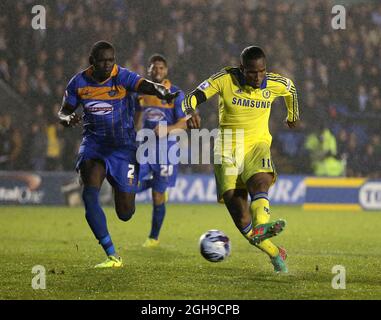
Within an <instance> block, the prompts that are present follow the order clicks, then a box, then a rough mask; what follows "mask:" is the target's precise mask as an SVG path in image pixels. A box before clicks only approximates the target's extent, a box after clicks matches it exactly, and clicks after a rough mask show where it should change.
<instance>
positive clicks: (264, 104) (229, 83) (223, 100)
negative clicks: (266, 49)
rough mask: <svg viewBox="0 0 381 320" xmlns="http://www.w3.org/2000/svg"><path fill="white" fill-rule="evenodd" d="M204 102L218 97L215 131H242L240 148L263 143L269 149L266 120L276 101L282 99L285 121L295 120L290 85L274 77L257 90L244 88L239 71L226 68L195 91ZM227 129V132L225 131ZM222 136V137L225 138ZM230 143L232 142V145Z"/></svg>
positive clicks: (295, 106)
mask: <svg viewBox="0 0 381 320" xmlns="http://www.w3.org/2000/svg"><path fill="white" fill-rule="evenodd" d="M197 88H198V89H199V90H201V91H202V92H203V93H204V94H205V96H206V99H209V98H211V97H212V96H214V95H215V94H218V95H219V103H218V105H219V108H218V109H219V127H220V129H221V132H220V134H221V136H223V135H224V131H229V132H232V135H231V137H232V140H233V141H234V140H235V139H234V137H233V135H234V132H235V131H236V130H237V129H243V135H244V146H245V150H246V151H248V148H247V147H250V146H251V145H253V144H255V143H258V142H266V143H268V144H269V145H271V141H272V137H271V134H270V132H269V117H270V111H271V104H272V102H273V101H274V100H275V98H277V97H284V100H285V103H286V106H287V110H288V113H287V120H288V121H291V122H294V121H296V120H299V109H298V98H297V93H296V89H295V86H294V84H293V82H292V81H291V80H290V79H288V78H286V77H283V76H281V75H279V74H275V73H266V77H265V79H264V80H263V82H262V84H261V86H260V88H257V89H254V88H253V87H251V86H249V85H246V84H245V80H244V76H243V74H242V72H241V71H240V69H239V68H234V67H226V68H224V69H222V70H221V71H220V72H218V73H216V74H215V75H213V76H211V77H210V78H209V79H207V80H205V81H204V82H202V83H201V84H200V85H199V86H198V87H197ZM226 129H231V130H226ZM225 136H226V134H225ZM233 143H234V142H233Z"/></svg>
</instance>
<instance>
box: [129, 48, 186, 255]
mask: <svg viewBox="0 0 381 320" xmlns="http://www.w3.org/2000/svg"><path fill="white" fill-rule="evenodd" d="M148 76H149V78H150V79H151V80H152V81H154V82H156V83H160V84H162V85H164V86H165V87H166V88H167V89H168V90H170V91H171V92H180V94H179V96H178V97H177V98H176V99H174V100H173V101H172V102H169V103H168V102H167V101H165V100H163V99H159V98H157V97H155V96H151V95H139V98H138V101H139V103H138V104H137V107H136V111H137V112H136V119H137V121H136V122H137V126H138V127H140V126H141V127H143V128H144V129H151V130H153V131H154V132H155V135H156V141H154V145H153V146H152V148H153V149H154V150H155V153H156V159H155V163H142V162H140V170H139V185H140V187H139V192H140V191H143V190H146V189H149V188H152V201H153V210H152V224H151V231H150V234H149V236H148V239H147V240H146V241H145V242H144V244H143V246H144V247H146V248H153V247H157V246H158V245H159V233H160V229H161V226H162V224H163V221H164V217H165V211H166V208H165V201H166V194H167V193H166V192H167V188H168V187H173V186H174V185H175V183H176V175H177V169H178V164H177V162H176V161H171V157H170V156H169V152H170V150H171V148H172V146H174V145H175V144H176V143H177V142H176V141H174V140H172V139H170V138H169V136H168V135H170V134H171V132H174V131H175V130H177V129H186V127H187V122H186V118H185V113H184V111H183V110H182V108H181V103H182V101H183V100H184V93H183V92H182V91H181V90H180V89H179V88H178V87H176V86H175V85H173V84H172V83H171V82H170V81H169V80H168V78H167V76H168V65H167V60H166V59H165V57H164V56H162V55H160V54H154V55H153V56H152V57H150V59H149V67H148ZM161 152H164V153H165V154H164V155H163V156H162V157H160V153H161ZM174 162H176V163H174Z"/></svg>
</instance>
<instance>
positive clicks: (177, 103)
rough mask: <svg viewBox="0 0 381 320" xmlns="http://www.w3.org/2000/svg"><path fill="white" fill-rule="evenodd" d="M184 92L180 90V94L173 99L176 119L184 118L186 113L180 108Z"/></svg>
mask: <svg viewBox="0 0 381 320" xmlns="http://www.w3.org/2000/svg"><path fill="white" fill-rule="evenodd" d="M184 97H185V96H184V92H183V91H180V94H179V95H178V96H177V98H176V99H175V101H174V103H175V107H174V109H175V117H176V121H178V120H180V119H182V118H185V117H186V115H185V113H184V111H183V109H182V102H183V101H184Z"/></svg>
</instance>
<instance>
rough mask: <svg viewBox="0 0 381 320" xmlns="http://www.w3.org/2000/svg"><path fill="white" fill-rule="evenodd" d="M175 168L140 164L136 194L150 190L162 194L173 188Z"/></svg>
mask: <svg viewBox="0 0 381 320" xmlns="http://www.w3.org/2000/svg"><path fill="white" fill-rule="evenodd" d="M177 167H178V166H177V165H173V164H149V163H146V164H141V165H140V167H139V187H138V192H142V191H144V190H147V189H149V188H152V190H153V191H156V192H160V193H164V192H165V191H166V190H167V188H168V187H173V186H175V184H176V176H177Z"/></svg>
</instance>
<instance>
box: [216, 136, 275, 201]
mask: <svg viewBox="0 0 381 320" xmlns="http://www.w3.org/2000/svg"><path fill="white" fill-rule="evenodd" d="M221 162H222V163H221V164H215V165H214V174H215V177H216V186H217V201H218V202H223V199H222V196H223V194H224V193H225V192H226V191H228V190H232V189H244V190H247V188H246V182H247V180H249V179H250V178H251V177H252V176H253V175H255V174H256V173H259V172H269V173H272V174H273V175H274V178H273V182H272V183H273V184H274V183H275V181H276V177H277V174H276V170H275V167H274V164H273V162H272V160H271V152H270V146H269V145H268V144H267V143H265V142H259V143H256V144H254V145H252V146H251V148H250V149H249V151H248V152H246V153H245V155H244V156H243V159H242V160H237V159H233V160H232V157H230V158H229V157H226V156H223V157H222V160H221Z"/></svg>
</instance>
